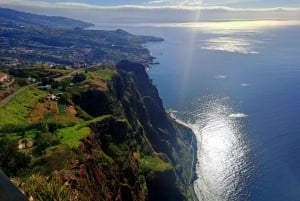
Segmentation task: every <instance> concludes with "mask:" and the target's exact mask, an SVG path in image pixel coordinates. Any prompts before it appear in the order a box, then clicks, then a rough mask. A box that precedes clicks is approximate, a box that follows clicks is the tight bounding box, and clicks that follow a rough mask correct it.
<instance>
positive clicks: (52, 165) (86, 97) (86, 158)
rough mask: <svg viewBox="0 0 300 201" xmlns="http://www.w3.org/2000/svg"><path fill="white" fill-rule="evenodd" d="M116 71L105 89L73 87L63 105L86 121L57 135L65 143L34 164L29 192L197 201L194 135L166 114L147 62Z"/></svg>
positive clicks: (91, 199)
mask: <svg viewBox="0 0 300 201" xmlns="http://www.w3.org/2000/svg"><path fill="white" fill-rule="evenodd" d="M113 71H114V72H115V73H114V74H113V76H112V78H111V79H110V80H109V81H106V83H105V86H104V84H103V83H101V86H102V87H99V86H98V85H97V82H96V81H95V80H94V81H91V82H92V86H93V87H86V86H87V85H88V84H89V83H87V82H86V83H83V84H82V85H80V86H76V90H75V91H74V92H72V90H71V89H70V90H69V91H70V92H69V93H70V94H69V95H68V96H66V98H65V100H64V101H66V102H68V104H73V105H74V106H75V107H76V108H80V111H81V113H84V114H85V117H87V120H85V121H84V122H81V123H79V124H76V125H72V126H70V127H63V128H58V130H56V131H54V132H53V134H52V135H55V136H58V140H59V142H60V143H59V144H58V145H54V146H50V147H49V148H47V149H46V150H45V151H44V152H43V153H44V154H42V155H41V156H39V157H37V158H35V159H34V161H33V163H32V164H31V176H29V177H28V178H26V179H25V181H24V183H25V184H24V185H23V186H22V188H23V190H24V191H25V193H26V194H27V195H28V196H32V197H33V198H35V199H36V200H39V198H40V197H42V198H43V199H44V200H53V199H54V198H57V197H61V198H62V199H60V200H87V201H99V200H109V201H110V200H116V201H117V200H118V201H142V200H149V201H157V200H164V201H166V200H170V201H182V200H192V193H191V190H190V182H191V181H190V180H191V178H192V176H193V172H192V170H193V168H192V167H193V164H192V159H193V154H194V153H193V149H192V146H194V144H193V134H192V132H191V130H190V129H188V128H186V127H184V126H182V125H179V124H177V123H175V121H174V120H172V119H171V118H170V117H169V116H168V115H167V114H166V112H165V110H164V107H163V104H162V101H161V99H160V97H159V94H158V91H157V89H156V88H155V87H154V86H153V84H152V83H151V80H150V79H149V77H148V75H147V73H146V71H145V67H144V66H143V65H141V64H138V63H132V62H129V61H121V62H120V63H118V64H117V65H116V67H115V68H114V70H113ZM78 111H79V110H78ZM56 127H57V126H56ZM56 129H57V128H56ZM48 130H49V129H48ZM75 136H82V137H76V139H78V140H79V141H76V140H75ZM49 175H51V176H50V177H49Z"/></svg>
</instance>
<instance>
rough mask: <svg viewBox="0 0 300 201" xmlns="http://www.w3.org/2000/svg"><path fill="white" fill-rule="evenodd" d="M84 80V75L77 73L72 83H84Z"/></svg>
mask: <svg viewBox="0 0 300 201" xmlns="http://www.w3.org/2000/svg"><path fill="white" fill-rule="evenodd" d="M85 79H86V76H85V74H82V73H77V74H76V75H75V76H74V77H73V80H72V82H74V83H79V82H82V81H84V80H85Z"/></svg>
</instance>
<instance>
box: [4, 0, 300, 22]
mask: <svg viewBox="0 0 300 201" xmlns="http://www.w3.org/2000/svg"><path fill="white" fill-rule="evenodd" d="M0 7H6V8H12V9H16V10H21V11H26V12H31V13H36V14H44V15H51V16H54V15H55V16H65V17H71V18H75V19H80V20H84V21H88V22H91V23H94V24H105V23H109V24H111V23H118V24H133V23H137V24H138V23H189V22H198V21H220V20H222V21H223V20H261V19H276V20H278V19H280V20H283V19H293V20H300V0H288V1H283V0H112V1H107V0H0Z"/></svg>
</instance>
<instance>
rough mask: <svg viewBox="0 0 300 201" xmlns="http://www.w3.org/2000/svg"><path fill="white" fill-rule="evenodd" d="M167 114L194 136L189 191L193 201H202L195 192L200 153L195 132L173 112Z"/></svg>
mask: <svg viewBox="0 0 300 201" xmlns="http://www.w3.org/2000/svg"><path fill="white" fill-rule="evenodd" d="M166 112H167V114H168V115H169V116H170V117H171V118H172V120H173V121H175V122H176V123H178V124H180V125H182V126H184V127H187V128H189V129H190V130H191V131H192V133H193V135H192V141H191V142H190V143H191V148H192V152H193V161H192V167H191V169H192V171H191V176H190V181H189V187H188V188H189V189H190V190H191V193H192V198H193V201H200V200H199V199H198V197H197V194H196V192H195V188H194V181H195V180H196V179H197V177H198V176H197V174H196V166H197V152H198V147H197V137H196V134H195V132H194V129H193V127H192V126H191V125H189V124H187V123H185V122H184V121H182V120H180V119H178V118H176V115H175V114H174V112H173V111H166Z"/></svg>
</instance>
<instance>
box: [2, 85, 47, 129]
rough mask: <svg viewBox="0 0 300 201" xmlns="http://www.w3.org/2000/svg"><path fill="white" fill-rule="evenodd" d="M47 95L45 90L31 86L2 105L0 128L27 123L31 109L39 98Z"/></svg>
mask: <svg viewBox="0 0 300 201" xmlns="http://www.w3.org/2000/svg"><path fill="white" fill-rule="evenodd" d="M45 96H46V92H45V91H41V90H39V89H37V88H36V87H29V88H26V89H25V90H23V91H22V92H21V93H19V94H18V95H17V96H16V97H14V98H13V99H12V100H11V101H10V102H9V103H7V104H6V105H4V106H3V107H0V129H2V128H3V127H7V126H12V127H13V126H16V125H18V126H22V125H27V124H28V121H27V119H26V117H27V115H28V113H29V112H30V109H31V108H33V107H34V105H35V104H36V103H37V102H38V100H39V99H41V98H43V97H45Z"/></svg>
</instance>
